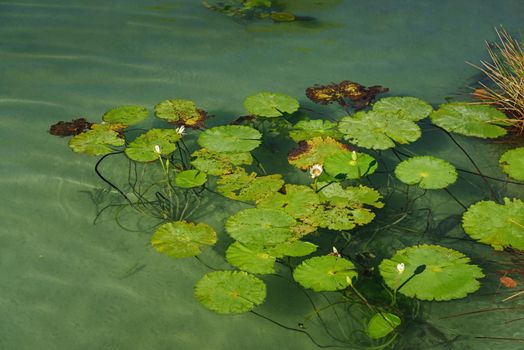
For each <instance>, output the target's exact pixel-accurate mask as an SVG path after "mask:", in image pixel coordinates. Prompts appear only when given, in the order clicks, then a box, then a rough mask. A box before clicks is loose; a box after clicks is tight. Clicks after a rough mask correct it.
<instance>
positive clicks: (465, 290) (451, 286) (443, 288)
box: [379, 244, 484, 300]
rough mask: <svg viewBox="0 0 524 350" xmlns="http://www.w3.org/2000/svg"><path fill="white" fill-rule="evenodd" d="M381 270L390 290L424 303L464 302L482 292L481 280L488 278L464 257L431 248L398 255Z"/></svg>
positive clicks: (383, 265)
mask: <svg viewBox="0 0 524 350" xmlns="http://www.w3.org/2000/svg"><path fill="white" fill-rule="evenodd" d="M379 269H380V274H381V275H382V277H383V278H384V281H385V282H386V284H387V285H388V287H390V288H391V289H393V290H398V292H399V293H401V294H404V295H406V296H408V297H412V298H417V299H420V300H451V299H458V298H463V297H465V296H466V295H468V294H469V293H473V292H475V291H476V290H477V289H479V287H480V283H479V281H478V279H480V278H482V277H484V274H483V273H482V270H481V269H480V267H478V266H477V265H473V264H471V263H470V260H469V258H468V257H466V256H465V255H464V254H462V253H460V252H458V251H456V250H453V249H449V248H445V247H441V246H438V245H427V244H422V245H417V246H413V247H409V248H405V249H402V250H399V251H397V252H396V253H395V255H394V256H393V257H392V258H391V259H384V260H382V262H381V263H380V266H379ZM415 272H417V273H416V274H415ZM413 275H414V276H413ZM412 276H413V277H412ZM406 281H407V282H406Z"/></svg>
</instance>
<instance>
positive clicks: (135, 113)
mask: <svg viewBox="0 0 524 350" xmlns="http://www.w3.org/2000/svg"><path fill="white" fill-rule="evenodd" d="M148 116H149V112H148V111H147V108H145V107H142V106H121V107H117V108H113V109H112V110H110V111H107V112H106V113H105V114H104V115H103V116H102V119H103V120H104V121H105V122H108V123H113V124H115V123H116V124H124V125H135V124H138V123H140V122H141V121H143V120H144V119H146V118H147V117H148Z"/></svg>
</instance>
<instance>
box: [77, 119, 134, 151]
mask: <svg viewBox="0 0 524 350" xmlns="http://www.w3.org/2000/svg"><path fill="white" fill-rule="evenodd" d="M124 143H125V141H124V139H123V138H121V137H120V134H119V133H118V131H115V129H114V126H112V125H110V124H93V125H91V129H89V130H87V131H84V132H82V133H80V134H78V135H76V136H74V137H73V138H72V139H71V140H69V147H70V148H71V149H72V150H73V151H75V152H77V153H85V154H89V155H90V156H102V155H105V154H109V153H111V152H113V149H112V148H111V147H110V146H116V147H118V146H123V145H124Z"/></svg>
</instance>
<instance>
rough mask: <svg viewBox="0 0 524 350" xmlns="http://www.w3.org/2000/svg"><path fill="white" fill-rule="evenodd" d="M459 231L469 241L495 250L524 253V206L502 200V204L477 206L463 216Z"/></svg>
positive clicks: (516, 200) (484, 203)
mask: <svg viewBox="0 0 524 350" xmlns="http://www.w3.org/2000/svg"><path fill="white" fill-rule="evenodd" d="M462 227H464V231H466V233H467V234H468V235H470V236H471V237H472V238H474V239H477V240H478V241H479V242H482V243H485V244H489V245H491V246H492V247H493V248H495V249H496V250H502V249H503V248H506V247H513V248H515V249H520V250H524V203H523V202H522V201H521V200H520V199H516V198H514V199H512V200H511V199H509V198H504V204H498V203H495V202H493V201H480V202H477V203H475V204H473V205H472V206H470V207H469V208H468V210H467V211H466V212H465V213H464V216H463V217H462Z"/></svg>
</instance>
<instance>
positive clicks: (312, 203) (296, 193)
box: [257, 184, 320, 219]
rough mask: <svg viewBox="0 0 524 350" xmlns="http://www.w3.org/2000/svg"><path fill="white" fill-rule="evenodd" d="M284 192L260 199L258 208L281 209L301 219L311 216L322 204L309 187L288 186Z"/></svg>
mask: <svg viewBox="0 0 524 350" xmlns="http://www.w3.org/2000/svg"><path fill="white" fill-rule="evenodd" d="M283 192H284V193H281V192H274V193H273V194H271V195H268V196H266V197H264V198H262V199H260V200H259V201H258V202H257V207H259V208H272V209H281V210H283V211H285V212H286V213H288V214H289V215H291V216H293V217H294V218H296V219H300V218H304V217H306V216H308V215H310V214H311V213H312V212H313V211H314V210H315V207H316V206H317V205H318V204H319V203H320V200H319V198H318V195H317V194H316V193H315V191H314V190H313V189H312V188H311V187H308V186H302V185H291V184H287V185H286V186H285V188H284V191H283Z"/></svg>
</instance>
